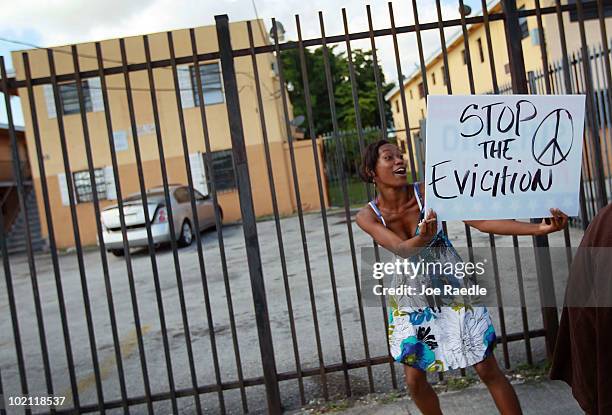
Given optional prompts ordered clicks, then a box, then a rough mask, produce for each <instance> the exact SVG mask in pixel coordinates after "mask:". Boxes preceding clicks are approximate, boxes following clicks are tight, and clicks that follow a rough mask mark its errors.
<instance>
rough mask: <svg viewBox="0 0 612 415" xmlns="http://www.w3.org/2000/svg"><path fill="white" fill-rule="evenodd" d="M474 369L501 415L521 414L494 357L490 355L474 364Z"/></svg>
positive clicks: (513, 393)
mask: <svg viewBox="0 0 612 415" xmlns="http://www.w3.org/2000/svg"><path fill="white" fill-rule="evenodd" d="M474 369H476V373H478V376H480V379H481V380H482V382H483V383H484V384H485V385H487V388H489V392H490V393H491V396H492V397H493V400H494V401H495V405H496V406H497V409H498V410H499V412H500V413H501V414H502V415H520V414H522V412H521V405H520V403H519V400H518V397H517V396H516V393H515V392H514V388H513V387H512V385H510V382H508V379H506V376H504V373H503V372H502V371H501V369H500V368H499V366H498V365H497V360H495V356H493V355H492V354H491V355H489V357H487V358H486V359H485V360H483V361H482V362H480V363H476V364H475V365H474Z"/></svg>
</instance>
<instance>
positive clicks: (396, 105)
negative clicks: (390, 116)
mask: <svg viewBox="0 0 612 415" xmlns="http://www.w3.org/2000/svg"><path fill="white" fill-rule="evenodd" d="M395 112H397V113H399V102H398V101H397V100H395Z"/></svg>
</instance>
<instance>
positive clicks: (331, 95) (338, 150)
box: [319, 12, 356, 396]
mask: <svg viewBox="0 0 612 415" xmlns="http://www.w3.org/2000/svg"><path fill="white" fill-rule="evenodd" d="M319 27H320V30H321V47H322V48H323V66H324V69H325V81H326V85H327V97H328V100H329V109H330V112H331V117H332V127H333V129H332V134H333V139H334V142H335V144H336V149H335V150H336V154H337V155H338V159H339V160H341V161H342V162H343V164H344V157H343V154H342V141H341V139H340V137H339V134H338V119H337V117H336V102H335V98H334V88H333V84H332V73H331V67H330V63H329V49H328V48H327V40H326V39H325V25H324V24H323V13H322V12H319ZM340 185H341V188H342V198H343V201H344V211H345V215H346V221H347V225H348V226H349V242H350V243H351V246H352V247H353V242H352V233H351V232H350V210H349V206H348V190H347V186H346V177H345V175H344V168H341V169H340ZM351 249H352V255H351V258H352V260H353V270H355V268H356V261H355V252H354V249H353V248H351ZM332 292H333V295H334V306H335V312H336V323H337V325H338V334H339V339H340V356H341V359H342V366H343V372H344V382H345V392H346V395H347V396H350V395H351V394H352V392H351V381H350V378H349V375H348V368H347V365H346V349H345V347H344V333H343V331H342V319H341V318H340V305H339V302H338V293H337V289H336V281H335V278H334V279H332Z"/></svg>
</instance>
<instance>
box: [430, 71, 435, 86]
mask: <svg viewBox="0 0 612 415" xmlns="http://www.w3.org/2000/svg"><path fill="white" fill-rule="evenodd" d="M431 83H432V84H434V85H435V84H436V73H435V72H432V73H431Z"/></svg>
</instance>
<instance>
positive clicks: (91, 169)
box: [70, 45, 129, 413]
mask: <svg viewBox="0 0 612 415" xmlns="http://www.w3.org/2000/svg"><path fill="white" fill-rule="evenodd" d="M70 51H71V53H72V65H73V68H74V77H75V78H74V80H75V82H76V90H77V97H78V101H79V114H80V116H81V126H82V128H83V142H84V144H85V156H86V158H87V169H88V173H89V181H90V186H91V192H92V198H93V205H94V215H95V221H96V232H97V235H98V241H99V245H100V246H99V250H100V260H101V261H102V275H103V276H104V282H105V287H106V296H107V302H108V308H109V313H110V315H109V318H110V322H111V331H112V336H113V351H114V353H115V361H116V364H117V372H118V374H119V390H120V391H121V400H122V402H123V410H124V412H125V413H128V412H129V409H128V405H127V390H126V386H125V379H124V372H123V362H122V360H121V349H120V345H119V336H118V333H117V321H116V318H115V307H114V303H113V293H112V289H111V284H110V276H109V272H108V261H107V257H106V248H105V245H104V236H103V229H102V223H101V219H100V201H99V199H98V185H97V183H96V178H95V173H94V162H93V154H92V151H91V140H90V137H89V125H88V122H87V112H86V109H85V97H84V94H83V84H82V81H81V75H80V72H81V69H80V65H79V56H78V53H77V47H76V45H72V47H71V48H70ZM117 179H118V176H117ZM103 404H104V401H103V400H102V401H101V402H99V405H101V406H102V407H101V408H100V410H101V412H104V406H103Z"/></svg>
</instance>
